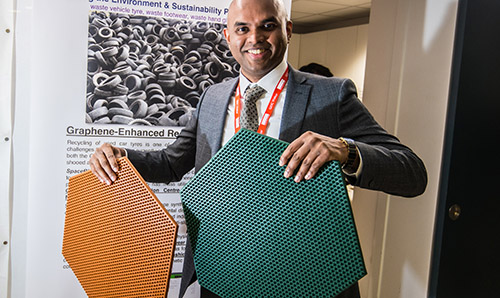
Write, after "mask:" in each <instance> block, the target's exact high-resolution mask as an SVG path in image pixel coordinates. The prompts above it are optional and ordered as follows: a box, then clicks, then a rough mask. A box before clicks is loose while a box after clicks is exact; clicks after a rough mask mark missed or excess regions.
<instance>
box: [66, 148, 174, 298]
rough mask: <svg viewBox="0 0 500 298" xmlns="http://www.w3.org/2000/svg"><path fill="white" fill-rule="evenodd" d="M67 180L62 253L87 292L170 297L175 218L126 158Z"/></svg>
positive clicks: (100, 294)
mask: <svg viewBox="0 0 500 298" xmlns="http://www.w3.org/2000/svg"><path fill="white" fill-rule="evenodd" d="M118 162H119V167H120V170H119V172H118V179H117V180H116V181H115V182H114V183H113V184H112V185H110V186H108V185H105V184H103V183H101V182H99V180H98V179H97V178H96V177H95V176H94V175H93V174H92V172H90V171H86V172H84V173H81V174H78V175H75V176H73V177H71V178H70V179H69V186H68V201H67V206H66V218H65V225H64V238H63V249H62V252H63V255H64V257H65V259H66V261H67V262H68V264H69V265H70V267H71V269H72V270H73V272H74V273H75V275H76V277H77V278H78V280H79V282H80V284H81V285H82V287H83V288H84V290H85V292H86V293H87V295H88V296H89V297H166V295H167V290H168V284H169V280H170V273H171V270H172V261H173V256H174V249H175V241H176V235H177V223H176V222H175V220H174V219H173V218H172V217H171V216H170V214H169V213H168V212H167V210H166V209H165V207H164V206H163V204H161V202H160V201H159V200H158V198H157V197H156V196H155V195H154V193H153V192H152V191H151V189H150V188H149V187H148V185H147V184H146V183H145V182H144V180H143V179H142V177H141V176H140V175H139V173H138V172H137V171H136V169H135V168H134V167H133V165H132V164H131V163H130V161H129V160H128V159H127V158H120V159H119V161H118Z"/></svg>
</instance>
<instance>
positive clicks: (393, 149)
mask: <svg viewBox="0 0 500 298" xmlns="http://www.w3.org/2000/svg"><path fill="white" fill-rule="evenodd" d="M337 111H338V113H339V115H338V118H337V119H338V120H339V123H338V125H339V131H340V136H343V137H348V138H351V139H353V140H355V142H356V145H357V147H358V150H359V152H360V154H361V156H362V158H363V169H362V173H361V176H360V177H359V178H358V179H357V181H351V182H352V184H354V185H357V186H360V187H362V188H368V189H373V190H381V191H384V192H386V193H389V194H395V195H400V196H405V197H413V196H417V195H419V194H421V193H423V192H424V190H425V187H426V185H427V173H426V170H425V166H424V164H423V162H422V160H421V159H420V158H419V157H418V156H417V155H416V154H415V153H414V152H413V151H412V150H411V149H410V148H408V147H407V146H405V145H403V144H402V143H401V142H400V141H399V140H398V139H397V138H396V137H395V136H393V135H391V134H389V133H387V132H386V131H385V130H384V129H383V128H382V127H381V126H380V125H379V124H378V123H377V122H376V121H375V120H374V118H373V117H372V115H371V114H370V113H369V112H368V110H367V109H366V107H365V106H364V105H363V104H362V103H361V101H360V100H359V99H358V98H357V95H356V88H355V86H354V83H353V82H352V81H350V80H345V81H344V82H343V84H342V87H341V89H340V93H339V101H338V108H337ZM351 179H352V178H351Z"/></svg>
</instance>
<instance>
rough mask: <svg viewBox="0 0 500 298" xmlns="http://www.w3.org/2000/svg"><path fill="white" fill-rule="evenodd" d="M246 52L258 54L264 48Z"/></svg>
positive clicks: (262, 51)
mask: <svg viewBox="0 0 500 298" xmlns="http://www.w3.org/2000/svg"><path fill="white" fill-rule="evenodd" d="M248 52H249V53H250V54H253V55H258V54H262V53H264V49H257V50H248Z"/></svg>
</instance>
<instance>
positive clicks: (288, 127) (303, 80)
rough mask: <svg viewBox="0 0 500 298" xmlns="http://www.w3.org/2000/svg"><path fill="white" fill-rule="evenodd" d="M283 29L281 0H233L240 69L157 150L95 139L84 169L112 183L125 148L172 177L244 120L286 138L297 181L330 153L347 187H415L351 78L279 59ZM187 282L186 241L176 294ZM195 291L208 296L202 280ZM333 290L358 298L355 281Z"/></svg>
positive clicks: (149, 172) (148, 169) (408, 153)
mask: <svg viewBox="0 0 500 298" xmlns="http://www.w3.org/2000/svg"><path fill="white" fill-rule="evenodd" d="M291 34H292V22H291V21H290V20H289V19H288V18H287V15H286V11H285V8H284V5H283V3H282V2H281V0H234V1H233V2H232V3H231V5H230V8H229V13H228V24H227V29H226V30H224V35H225V37H226V39H227V41H228V44H229V48H230V50H231V53H232V54H233V56H234V58H235V59H236V60H237V61H238V63H239V64H240V65H241V71H240V75H239V77H237V78H234V79H232V80H228V81H226V82H223V83H220V84H215V85H213V86H211V87H209V88H208V89H207V90H206V91H205V93H204V94H203V95H202V97H201V99H200V103H199V104H198V107H197V110H196V112H195V113H194V115H193V117H192V119H191V120H190V121H189V123H188V124H187V125H186V127H185V128H184V129H183V130H182V131H181V132H180V134H179V136H178V137H177V139H176V141H175V142H174V143H173V144H172V145H170V146H168V147H167V148H166V149H164V150H161V151H150V152H143V151H134V150H125V149H123V148H118V147H114V146H111V145H109V144H104V145H103V146H101V147H100V148H98V149H97V150H96V152H95V154H93V156H92V157H91V160H90V167H91V169H92V171H93V173H94V174H95V175H96V176H97V177H98V178H99V179H100V180H101V181H102V182H103V183H108V184H111V183H112V182H113V181H114V180H115V179H116V171H117V170H118V168H117V162H116V158H118V157H121V156H124V155H128V158H129V159H130V160H131V161H132V163H133V164H134V166H135V167H136V168H137V169H138V171H139V172H140V173H141V175H142V176H143V177H144V179H146V180H147V181H153V182H166V183H169V182H171V181H178V180H180V179H181V178H182V176H183V175H184V174H185V173H187V172H188V171H190V170H191V169H192V168H193V167H194V168H195V171H197V170H199V169H200V168H201V167H202V166H203V165H205V163H207V162H208V161H209V160H210V158H211V157H212V156H213V155H215V153H217V151H218V150H219V149H220V148H221V146H222V145H223V144H225V143H226V142H227V141H228V140H229V139H230V138H231V137H232V136H233V135H234V134H235V133H236V132H237V131H238V130H239V129H240V127H245V128H248V129H252V130H255V131H258V132H259V133H263V134H266V135H268V136H270V137H274V138H278V139H281V140H283V141H286V142H289V143H290V145H289V146H288V147H287V149H286V150H285V151H284V152H283V154H282V156H281V158H280V160H279V163H280V164H281V165H282V166H286V167H285V168H284V176H285V177H287V178H288V177H290V178H291V179H294V180H295V181H296V182H298V183H300V181H302V180H304V179H306V180H308V179H313V178H314V176H315V175H316V173H317V172H318V170H319V169H320V168H321V167H322V166H323V165H324V164H325V163H326V162H328V161H331V160H338V161H339V162H340V163H341V164H342V169H343V171H344V174H345V177H346V179H347V180H348V181H349V182H350V183H351V184H353V185H356V186H359V187H363V188H368V189H373V190H380V191H384V192H386V193H390V194H395V195H399V196H406V197H411V196H417V195H419V194H421V193H422V192H423V191H424V190H425V187H426V184H427V174H426V171H425V167H424V164H423V163H422V161H421V160H420V158H418V156H417V155H415V153H413V151H412V150H411V149H410V148H408V147H406V146H405V145H403V144H401V143H400V142H399V140H398V139H397V138H396V137H394V136H392V135H390V134H388V133H387V132H386V131H385V130H384V129H383V128H382V127H381V126H380V125H379V124H378V123H377V122H376V121H375V120H374V119H373V117H372V116H371V115H370V113H369V112H368V110H367V109H366V108H365V107H364V106H363V104H362V103H361V101H360V100H359V99H358V98H357V94H356V88H355V86H354V84H353V83H352V81H351V80H349V79H343V78H336V77H334V78H325V77H320V76H316V75H311V74H307V73H303V72H299V71H296V70H295V69H293V68H292V67H291V66H289V65H288V64H287V63H286V61H285V52H286V49H287V45H288V42H289V40H290V38H291ZM276 162H278V161H276ZM195 280H196V274H195V268H194V264H193V259H192V251H191V248H190V246H189V245H187V246H186V256H185V260H184V270H183V276H182V285H181V292H180V296H181V297H182V296H183V294H184V293H185V290H186V288H187V287H188V286H189V285H190V284H191V283H192V282H193V281H195ZM201 293H202V297H216V295H215V294H213V293H211V292H209V291H208V290H206V289H203V288H202V289H201ZM311 295H314V293H311ZM338 297H343V298H345V297H359V291H358V287H357V284H355V285H353V286H352V287H351V288H349V289H348V290H346V291H345V292H343V293H342V294H340V295H339V296H338Z"/></svg>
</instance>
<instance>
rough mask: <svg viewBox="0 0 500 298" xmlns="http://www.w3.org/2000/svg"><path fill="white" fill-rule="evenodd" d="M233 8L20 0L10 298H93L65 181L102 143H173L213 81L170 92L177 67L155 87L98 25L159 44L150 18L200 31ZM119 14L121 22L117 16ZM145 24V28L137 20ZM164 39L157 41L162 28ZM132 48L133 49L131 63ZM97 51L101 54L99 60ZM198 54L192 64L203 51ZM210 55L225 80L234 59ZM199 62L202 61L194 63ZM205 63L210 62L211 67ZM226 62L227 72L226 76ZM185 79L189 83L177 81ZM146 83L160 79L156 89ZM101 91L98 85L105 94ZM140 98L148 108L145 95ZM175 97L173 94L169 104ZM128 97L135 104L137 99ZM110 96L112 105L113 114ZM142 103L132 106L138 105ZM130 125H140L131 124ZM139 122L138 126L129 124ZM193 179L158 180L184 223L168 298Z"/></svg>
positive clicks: (174, 288) (158, 189)
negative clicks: (66, 242)
mask: <svg viewBox="0 0 500 298" xmlns="http://www.w3.org/2000/svg"><path fill="white" fill-rule="evenodd" d="M229 2H230V1H227V0H225V1H216V0H210V1H204V2H203V4H202V5H201V4H200V3H199V2H196V1H193V0H190V1H188V0H181V1H139V0H137V1H133V0H130V1H129V0H127V1H126V0H108V1H105V0H102V1H98V0H89V1H85V0H80V1H62V0H47V1H43V2H40V1H32V0H19V1H17V3H16V10H15V11H14V10H12V14H15V20H16V24H15V27H16V29H15V49H16V52H15V55H13V57H15V59H14V61H13V64H14V65H15V69H16V72H15V79H14V81H15V87H14V88H15V101H14V103H13V104H14V110H15V112H14V118H15V119H14V127H15V129H14V133H13V138H12V139H13V152H14V153H13V154H12V160H13V167H12V170H11V173H12V179H13V185H12V201H13V202H14V204H13V207H12V216H11V218H12V227H11V230H12V234H13V235H12V246H11V256H10V262H11V264H10V266H9V267H8V268H10V271H11V273H10V276H9V278H10V281H9V285H10V286H9V290H8V292H9V293H8V294H7V295H9V296H10V297H56V298H57V297H61V298H62V297H85V293H84V291H83V289H82V288H81V286H80V285H79V283H78V281H77V279H76V278H75V276H74V274H73V273H72V272H71V270H70V268H69V266H68V264H67V263H66V262H65V260H64V258H63V256H62V254H61V247H62V235H63V227H64V216H65V214H64V213H65V195H66V192H67V185H68V179H69V177H71V176H73V175H75V174H78V173H81V172H83V171H85V170H87V169H89V166H88V163H87V162H88V159H89V158H90V155H91V154H92V153H93V152H94V151H95V149H96V148H97V147H98V146H100V145H101V144H103V143H104V142H108V143H111V144H114V145H116V146H120V147H124V148H132V149H140V150H143V149H144V150H145V149H153V150H154V149H161V148H164V147H166V146H168V145H169V144H170V143H172V142H173V141H174V140H175V137H176V135H177V134H178V133H179V132H180V130H181V129H182V126H183V124H184V123H185V120H186V118H187V117H189V113H191V112H192V110H193V107H194V106H195V104H196V100H197V99H196V96H197V95H196V94H194V93H192V91H194V90H191V88H192V83H193V81H194V82H195V83H196V84H197V86H198V88H200V87H199V86H200V85H201V86H205V88H206V85H208V84H210V83H211V82H209V81H208V80H209V79H210V77H209V78H207V77H206V76H203V77H202V78H199V77H198V78H197V79H196V77H195V76H194V75H193V74H192V73H191V74H189V72H190V70H191V68H190V67H189V66H186V67H185V68H183V69H178V70H177V71H178V72H180V73H179V76H178V77H177V76H176V78H175V85H174V86H173V85H172V84H173V82H172V78H171V77H169V75H168V74H167V73H171V72H170V71H164V72H158V73H157V74H161V73H164V75H163V76H162V77H161V78H160V77H159V75H158V76H157V80H160V81H161V82H158V81H157V82H150V81H151V80H148V79H147V77H148V75H149V74H148V73H147V72H144V70H145V68H144V66H142V65H146V64H139V65H137V63H135V65H134V63H133V62H134V61H135V60H133V61H132V62H130V61H127V59H128V58H125V59H123V60H122V58H123V57H120V55H121V54H123V52H124V51H125V50H124V49H121V47H120V45H118V46H116V40H114V39H113V38H112V37H117V36H118V33H120V32H116V31H118V30H116V31H115V35H113V33H112V34H111V36H109V35H107V34H109V32H106V30H101V31H99V30H97V31H95V29H96V28H97V29H99V28H102V27H108V28H113V27H114V28H113V30H114V29H116V28H118V27H120V26H121V28H122V30H123V28H125V27H126V26H125V25H124V24H123V20H122V23H121V25H118V24H117V23H118V21H115V22H114V23H113V21H114V20H116V19H118V18H122V17H124V18H128V20H133V24H134V26H135V28H136V29H135V30H132V32H130V34H128V35H129V36H130V37H129V40H136V41H137V42H138V43H140V44H144V43H147V42H149V41H152V40H149V39H148V36H149V35H151V34H145V33H148V32H149V33H151V32H155V31H153V28H155V26H154V25H152V23H150V22H152V21H151V20H156V22H157V23H162V22H164V21H165V20H174V22H175V20H179V21H182V22H184V23H187V24H189V26H190V27H191V26H193V27H195V26H196V24H199V23H213V24H217V23H219V24H224V23H225V21H226V20H225V14H226V13H227V7H228V5H229ZM290 4H291V3H290V1H288V2H287V4H286V5H287V8H288V11H290V8H289V6H290ZM111 16H114V18H113V19H111ZM96 19H102V20H105V22H108V23H107V24H106V26H101V27H99V25H100V24H101V22H102V21H97V20H96ZM94 20H96V21H95V22H94ZM139 20H141V21H142V23H135V22H139ZM93 22H94V23H93ZM96 24H97V25H96ZM93 25H95V28H94V26H93ZM214 26H215V27H216V28H217V30H219V29H220V26H219V25H214ZM167 27H168V26H167ZM210 28H213V27H210ZM210 28H208V27H204V30H205V31H204V33H203V37H202V38H205V39H215V40H217V42H218V43H222V40H223V38H221V39H220V40H218V38H219V37H220V34H214V33H213V32H212V31H209V29H210ZM156 29H157V28H155V29H154V30H156ZM160 29H161V28H160ZM149 30H151V31H149ZM165 30H166V29H165ZM182 30H183V29H182V28H181V30H180V31H181V33H182V34H189V33H187V32H182ZM207 31H209V33H207ZM94 33H97V34H98V35H99V33H100V35H99V38H100V39H101V40H96V39H95V37H94V40H92V34H94ZM157 33H158V34H160V31H158V32H157ZM162 33H163V36H169V35H168V34H170V33H168V34H167V33H166V31H162ZM215 33H217V32H215ZM219 33H220V32H219ZM177 34H179V30H178V32H177ZM179 37H180V38H179V40H172V41H169V43H166V44H164V45H166V46H167V47H168V46H170V49H171V48H172V47H177V46H179V45H180V44H178V43H175V42H176V41H181V40H191V41H192V39H195V38H197V37H196V36H192V37H190V36H189V35H188V36H182V38H181V36H179ZM122 38H123V37H122ZM159 38H160V37H159ZM105 39H108V40H106V41H107V42H106V43H105V44H100V46H101V48H98V47H96V46H95V45H96V44H98V43H104V42H105V41H104V40H105ZM152 39H153V40H154V39H155V38H154V37H152ZM160 39H161V38H160ZM198 39H200V37H198ZM132 44H136V43H132ZM201 44H202V42H200V44H199V45H197V46H196V47H191V48H189V49H190V50H189V51H187V52H186V53H184V54H186V55H184V58H185V59H184V60H181V62H186V61H185V60H187V59H189V57H192V56H188V55H187V54H189V53H190V52H192V51H193V50H195V52H198V53H204V52H206V51H204V50H203V47H201ZM108 48H110V49H108ZM144 48H145V49H144V50H142V49H140V50H139V52H137V53H136V54H137V55H138V56H139V57H137V58H138V60H141V59H140V58H144V61H146V62H147V63H149V64H150V66H153V64H154V63H153V62H154V61H153V60H150V58H148V56H147V55H148V54H151V53H153V54H158V53H162V51H163V50H162V49H160V48H156V47H154V46H152V45H150V47H144ZM149 48H150V50H149ZM135 50H136V49H133V46H132V45H129V47H128V53H129V58H130V54H131V53H132V52H134V53H135ZM117 51H118V52H117ZM141 51H144V52H141ZM149 51H151V52H149ZM97 52H99V54H96V53H97ZM172 52H175V51H172ZM224 53H225V54H226V58H227V60H224V59H223V60H221V59H220V57H224ZM191 55H194V56H196V54H191ZM214 56H215V57H214ZM119 57H120V58H119ZM207 57H213V58H212V59H211V60H206V61H207V62H208V63H204V62H202V63H204V65H203V68H206V71H207V72H208V73H209V74H216V73H217V70H219V74H220V78H221V79H223V78H224V77H225V76H229V73H228V72H227V69H225V67H227V65H226V64H222V63H228V62H230V61H231V59H230V57H227V52H226V51H224V48H223V47H217V48H215V47H214V48H212V49H211V50H210V52H209V53H208V55H207ZM91 58H94V59H91ZM168 59H171V60H168ZM168 59H165V58H164V61H166V62H172V61H174V62H175V61H176V59H180V54H178V53H172V56H171V57H170V58H168ZM191 60H193V59H191ZM191 60H188V61H191ZM94 61H98V62H101V64H105V65H107V67H105V69H104V71H106V72H104V71H103V69H102V65H101V71H100V72H99V71H98V73H102V72H104V74H105V75H106V76H98V77H96V78H94V75H95V74H93V72H94V71H95V70H96V69H95V68H93V67H94V66H95V65H96V64H95V63H94ZM123 61H125V62H123ZM202 61H203V60H202ZM129 62H130V63H129ZM197 62H198V61H196V57H195V59H194V61H192V63H193V64H195V63H197ZM182 64H186V63H182ZM187 64H189V63H187ZM208 64H210V65H209V66H207V65H208ZM228 64H230V63H228ZM128 66H130V68H131V69H129V68H128ZM221 66H222V68H224V71H220V67H221ZM160 67H161V66H160ZM164 67H168V66H164ZM137 68H139V69H140V70H139V71H142V76H143V77H141V75H139V74H137V73H134V71H137ZM113 70H114V71H115V72H113ZM129 71H130V72H129ZM124 74H125V75H124ZM116 75H118V76H120V80H121V81H120V82H118V83H116V79H117V77H116ZM122 75H123V76H122ZM134 75H135V76H137V77H139V78H140V79H141V80H142V79H145V80H144V82H146V84H144V85H142V86H141V87H137V85H138V83H137V80H136V78H135V77H133V76H134ZM231 75H235V73H231ZM129 76H130V78H129V79H127V77H129ZM181 76H182V77H184V79H181ZM186 77H187V78H186ZM207 82H208V83H207ZM149 83H156V84H157V85H159V86H157V85H154V84H149ZM213 83H216V81H214V82H213ZM101 85H103V86H101ZM120 85H121V86H125V87H127V88H128V91H127V93H126V94H123V93H124V88H123V87H118V86H120ZM151 85H153V86H154V87H155V88H153V87H149V88H148V89H146V86H151ZM101 87H103V88H101ZM134 88H135V89H134ZM96 89H98V91H97V95H96ZM174 89H175V92H173V91H174ZM131 90H132V91H131ZM160 90H161V91H160ZM188 90H189V92H188ZM134 92H135V93H134ZM190 92H191V93H190ZM162 93H163V94H162ZM144 94H145V95H146V99H149V102H148V100H145V99H144ZM172 94H173V95H174V96H177V97H173V98H172V97H168V96H169V95H172ZM92 95H94V96H92ZM123 95H126V96H127V97H128V100H127V103H126V107H125V105H123V102H120V100H122V101H124V100H123V97H120V96H123ZM130 95H132V96H130ZM155 95H157V96H155ZM163 95H165V96H164V97H163ZM198 96H199V94H198ZM109 97H116V98H109ZM130 97H132V99H133V100H130ZM167 97H168V98H167ZM152 98H153V99H152ZM102 100H105V101H106V102H107V106H106V105H105V104H104V102H103V101H102ZM141 100H142V101H143V102H147V104H148V106H147V107H146V115H143V116H138V115H135V114H136V113H144V112H143V111H144V104H143V102H142V101H141ZM163 101H165V102H163ZM111 102H113V104H111ZM134 102H136V103H135V104H133V103H134ZM151 102H154V103H155V104H156V107H151V106H152V105H151V104H149V103H151ZM2 103H3V102H2ZM169 104H170V106H168V105H169ZM102 107H105V108H106V109H107V111H106V112H104V111H105V109H103V108H102ZM156 108H158V112H163V114H162V113H159V115H156V116H157V117H153V118H155V119H156V120H153V119H147V118H148V117H147V116H148V115H150V114H151V113H152V112H153V110H154V109H156ZM148 109H152V110H149V111H148ZM162 109H164V110H162ZM127 111H128V112H127ZM130 113H132V115H131V114H130ZM153 114H154V113H153ZM167 114H168V115H167ZM185 115H188V116H185ZM116 116H120V117H116ZM106 117H107V119H106ZM115 117H116V119H114V118H115ZM134 117H135V118H134ZM162 117H163V118H162ZM131 118H133V120H130V119H131ZM108 119H109V121H108ZM134 120H137V121H135V123H130V122H132V121H134ZM192 175H193V173H192V172H191V173H188V174H187V175H186V176H185V177H184V178H183V180H182V181H180V182H176V183H171V184H169V185H166V184H161V183H150V187H151V189H152V190H153V192H154V193H155V195H156V196H157V197H158V198H159V200H160V201H161V202H162V203H163V205H164V206H165V208H166V209H167V210H168V211H169V213H170V214H171V215H172V216H173V217H174V218H175V220H176V221H177V223H178V224H179V233H178V238H177V243H176V254H175V257H174V265H173V274H172V280H171V283H170V290H169V293H168V297H177V295H178V291H179V286H180V276H181V274H182V262H183V256H184V247H185V241H186V237H187V236H186V228H185V224H184V214H183V213H182V207H181V203H180V199H179V194H178V193H179V190H180V188H181V187H182V186H183V185H184V184H185V183H186V182H187V181H188V180H189V178H190V177H192ZM2 268H4V266H2ZM197 291H198V290H197V289H196V288H193V289H192V291H191V292H188V293H187V295H186V296H185V297H196V296H197V295H198V294H197V293H198V292H197Z"/></svg>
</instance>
